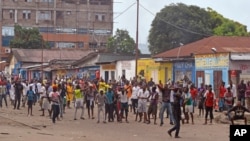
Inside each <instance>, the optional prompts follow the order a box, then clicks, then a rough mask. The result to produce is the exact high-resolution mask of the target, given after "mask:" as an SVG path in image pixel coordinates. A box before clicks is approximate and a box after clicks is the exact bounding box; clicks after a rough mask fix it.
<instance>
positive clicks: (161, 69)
mask: <svg viewBox="0 0 250 141" xmlns="http://www.w3.org/2000/svg"><path fill="white" fill-rule="evenodd" d="M172 67H173V65H172V63H158V62H157V63H156V62H155V61H154V59H138V62H137V74H139V73H140V72H141V71H142V70H144V78H145V79H146V80H147V81H149V80H150V78H152V75H154V76H155V77H157V79H156V80H154V81H155V82H156V83H158V82H159V80H161V82H162V83H163V84H165V83H166V81H167V80H168V79H172ZM166 69H167V72H165V70H166ZM166 75H167V76H166Z"/></svg>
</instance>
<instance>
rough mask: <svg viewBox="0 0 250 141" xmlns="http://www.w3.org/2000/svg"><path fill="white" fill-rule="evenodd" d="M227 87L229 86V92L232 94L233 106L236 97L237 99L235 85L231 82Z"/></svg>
mask: <svg viewBox="0 0 250 141" xmlns="http://www.w3.org/2000/svg"><path fill="white" fill-rule="evenodd" d="M229 85H230V88H231V91H232V93H233V105H235V104H236V97H237V89H236V85H235V84H233V81H232V80H230V81H229Z"/></svg>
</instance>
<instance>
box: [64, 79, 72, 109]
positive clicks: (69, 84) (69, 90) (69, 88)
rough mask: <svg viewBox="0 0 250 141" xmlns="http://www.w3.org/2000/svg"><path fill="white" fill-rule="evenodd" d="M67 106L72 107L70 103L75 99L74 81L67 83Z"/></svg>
mask: <svg viewBox="0 0 250 141" xmlns="http://www.w3.org/2000/svg"><path fill="white" fill-rule="evenodd" d="M66 91H67V95H66V98H67V107H68V108H70V103H71V102H72V101H73V85H72V83H68V85H67V90H66Z"/></svg>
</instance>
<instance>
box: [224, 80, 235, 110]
mask: <svg viewBox="0 0 250 141" xmlns="http://www.w3.org/2000/svg"><path fill="white" fill-rule="evenodd" d="M224 100H225V107H226V109H227V111H228V110H229V109H231V108H232V107H233V93H232V91H231V87H230V85H228V86H227V91H226V92H225V94H224Z"/></svg>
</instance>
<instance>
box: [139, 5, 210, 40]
mask: <svg viewBox="0 0 250 141" xmlns="http://www.w3.org/2000/svg"><path fill="white" fill-rule="evenodd" d="M140 6H141V7H142V8H143V9H144V10H146V11H147V12H149V13H150V14H151V15H153V16H155V17H156V18H158V19H159V20H161V21H163V22H165V23H166V24H168V25H170V26H173V27H175V28H177V29H179V30H183V31H186V32H189V33H192V34H197V35H202V36H207V37H209V36H212V35H208V34H203V33H199V32H196V31H192V30H189V29H186V28H183V27H180V26H177V25H174V24H172V23H170V22H168V21H166V20H164V19H162V18H160V17H159V16H156V15H155V14H154V13H153V12H151V11H150V10H148V9H147V8H145V7H144V6H143V5H141V4H140Z"/></svg>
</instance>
